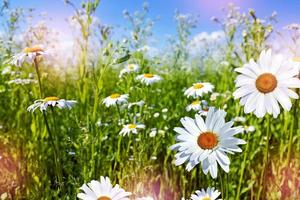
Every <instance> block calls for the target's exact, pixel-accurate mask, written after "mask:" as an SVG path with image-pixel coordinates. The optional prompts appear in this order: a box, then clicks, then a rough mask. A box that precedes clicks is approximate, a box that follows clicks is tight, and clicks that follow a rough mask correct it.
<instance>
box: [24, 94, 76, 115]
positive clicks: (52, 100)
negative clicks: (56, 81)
mask: <svg viewBox="0 0 300 200" xmlns="http://www.w3.org/2000/svg"><path fill="white" fill-rule="evenodd" d="M75 103H77V101H74V100H65V99H60V98H58V97H46V98H44V99H38V100H35V101H34V104H32V105H31V106H29V107H28V108H27V111H29V112H34V111H35V110H36V109H37V108H40V111H41V112H43V111H46V110H47V108H48V106H51V107H55V106H56V107H58V108H60V109H62V108H68V109H71V108H72V107H73V106H74V104H75Z"/></svg>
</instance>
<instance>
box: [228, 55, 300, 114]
mask: <svg viewBox="0 0 300 200" xmlns="http://www.w3.org/2000/svg"><path fill="white" fill-rule="evenodd" d="M235 71H237V72H239V73H241V74H240V75H238V76H237V78H236V80H235V85H236V87H237V88H238V89H237V90H236V91H235V92H234V93H233V96H234V98H235V99H239V98H241V100H240V103H241V104H242V105H243V106H244V112H245V113H251V112H253V113H254V114H255V115H256V116H257V117H259V118H261V117H263V116H264V115H265V114H266V113H269V114H272V115H273V117H274V118H276V117H277V116H278V115H279V113H280V107H279V105H278V102H279V103H280V105H281V106H282V107H283V109H284V110H287V111H289V110H290V109H291V107H292V103H291V100H290V98H293V99H297V98H298V95H297V93H296V92H294V91H293V90H291V88H300V80H299V79H298V78H297V77H296V76H297V75H298V73H299V71H298V70H297V69H296V68H295V67H294V66H292V65H289V62H286V61H285V60H284V59H283V56H281V55H272V52H271V50H268V51H262V52H261V54H260V57H259V59H258V61H257V62H255V61H254V60H253V59H251V60H250V62H249V63H247V64H245V65H244V66H243V67H242V68H237V69H236V70H235Z"/></svg>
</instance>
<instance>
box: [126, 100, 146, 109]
mask: <svg viewBox="0 0 300 200" xmlns="http://www.w3.org/2000/svg"><path fill="white" fill-rule="evenodd" d="M144 105H145V101H143V100H142V101H137V102H132V103H129V104H128V108H129V109H130V108H131V107H132V106H140V107H142V106H144Z"/></svg>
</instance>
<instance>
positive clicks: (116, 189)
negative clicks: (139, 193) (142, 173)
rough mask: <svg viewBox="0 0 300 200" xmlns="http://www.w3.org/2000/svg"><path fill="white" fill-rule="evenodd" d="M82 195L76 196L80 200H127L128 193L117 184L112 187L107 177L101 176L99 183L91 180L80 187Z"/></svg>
mask: <svg viewBox="0 0 300 200" xmlns="http://www.w3.org/2000/svg"><path fill="white" fill-rule="evenodd" d="M80 189H81V190H83V193H79V194H77V197H78V198H79V199H82V200H129V196H130V195H131V193H130V192H126V191H125V190H124V189H122V188H120V186H119V185H118V184H117V185H115V186H113V185H112V184H111V182H110V180H109V178H108V177H103V176H101V178H100V182H99V181H95V180H92V181H91V182H90V183H88V184H83V185H82V186H81V187H80Z"/></svg>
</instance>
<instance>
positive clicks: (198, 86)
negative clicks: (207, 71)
mask: <svg viewBox="0 0 300 200" xmlns="http://www.w3.org/2000/svg"><path fill="white" fill-rule="evenodd" d="M193 87H194V89H196V90H198V89H201V88H203V87H204V85H202V84H201V83H196V84H195V85H194V86H193Z"/></svg>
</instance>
